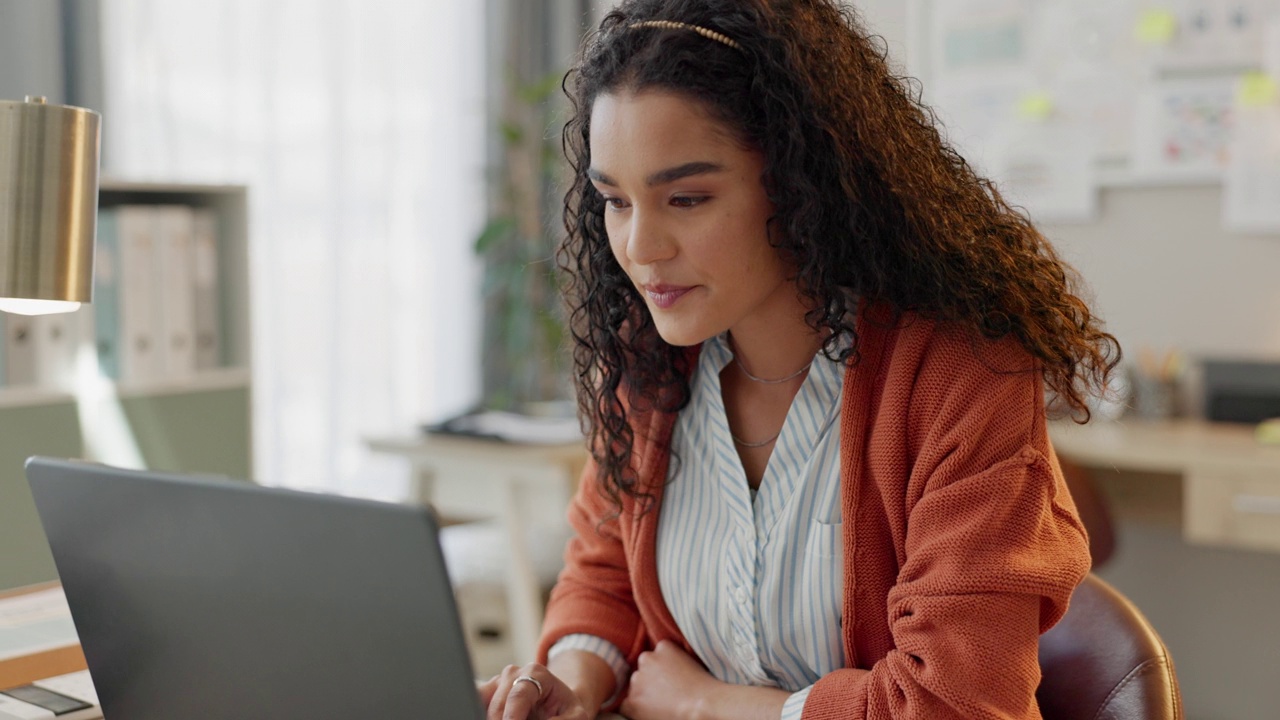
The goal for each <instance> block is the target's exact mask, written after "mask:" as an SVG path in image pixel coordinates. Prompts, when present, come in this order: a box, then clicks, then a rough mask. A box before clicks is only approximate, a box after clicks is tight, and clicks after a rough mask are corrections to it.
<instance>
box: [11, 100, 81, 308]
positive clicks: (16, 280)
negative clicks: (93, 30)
mask: <svg viewBox="0 0 1280 720" xmlns="http://www.w3.org/2000/svg"><path fill="white" fill-rule="evenodd" d="M99 124H100V117H99V115H98V113H95V112H93V111H92V110H85V109H83V108H76V107H68V106H65V105H50V104H48V103H46V102H45V99H44V98H42V97H36V98H33V97H28V98H27V99H26V101H24V102H15V101H8V100H0V310H7V311H9V312H22V313H27V314H40V313H46V312H65V311H70V310H74V309H76V308H78V307H79V306H80V303H85V302H90V301H91V300H92V297H93V239H94V234H95V232H96V230H97V223H98V146H99V142H100V141H99V137H100V134H99V133H100V131H99Z"/></svg>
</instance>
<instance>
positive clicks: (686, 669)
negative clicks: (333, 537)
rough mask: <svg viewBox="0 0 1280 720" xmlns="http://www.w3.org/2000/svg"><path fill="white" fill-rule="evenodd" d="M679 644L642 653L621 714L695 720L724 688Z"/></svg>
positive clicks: (637, 719) (634, 719)
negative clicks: (719, 688) (707, 700)
mask: <svg viewBox="0 0 1280 720" xmlns="http://www.w3.org/2000/svg"><path fill="white" fill-rule="evenodd" d="M722 684H723V683H721V682H720V681H719V680H716V679H715V678H714V677H712V676H711V673H708V672H707V671H706V670H705V669H704V668H703V667H702V665H700V664H699V663H698V661H697V660H694V659H693V658H692V657H689V655H688V654H687V653H685V651H683V650H681V649H680V648H679V647H678V646H676V645H675V643H671V642H668V641H666V640H664V641H662V642H660V643H658V646H657V647H656V648H654V649H653V651H652V652H645V653H640V660H639V661H638V662H637V663H636V671H635V672H634V673H632V674H631V685H630V689H629V690H628V691H627V699H626V700H625V701H624V702H623V703H622V708H621V710H620V711H621V712H622V714H623V715H626V716H627V717H628V718H630V720H688V719H690V718H695V717H696V716H697V714H698V708H699V707H701V705H702V703H703V701H704V700H706V698H707V697H708V695H710V694H711V693H712V692H713V691H714V690H716V689H717V688H718V687H719V686H720V685H722Z"/></svg>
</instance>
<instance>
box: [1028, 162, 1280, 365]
mask: <svg viewBox="0 0 1280 720" xmlns="http://www.w3.org/2000/svg"><path fill="white" fill-rule="evenodd" d="M1221 195H1222V188H1221V186H1220V185H1201V186H1190V187H1188V186H1182V187H1176V186H1175V187H1153V186H1134V187H1110V188H1104V189H1103V191H1102V198H1101V200H1102V214H1101V217H1100V218H1099V219H1098V221H1097V222H1094V223H1089V224H1083V225H1044V226H1042V229H1043V230H1044V232H1045V233H1046V234H1047V235H1048V236H1049V237H1050V238H1051V239H1052V240H1053V241H1054V243H1055V244H1056V245H1057V246H1058V248H1059V249H1060V250H1061V251H1062V253H1063V255H1064V256H1066V258H1067V259H1068V261H1070V262H1071V263H1073V264H1074V265H1075V266H1076V268H1077V269H1078V270H1080V272H1081V274H1082V275H1083V276H1084V278H1085V279H1086V280H1087V282H1088V283H1089V285H1091V286H1092V288H1093V290H1094V292H1095V293H1096V300H1097V302H1096V307H1097V309H1098V310H1099V312H1101V313H1102V315H1103V317H1104V318H1105V319H1106V320H1107V323H1108V326H1109V327H1110V329H1111V331H1112V332H1113V333H1115V334H1116V336H1117V337H1119V338H1120V340H1121V341H1122V342H1123V343H1124V344H1125V346H1126V348H1127V349H1128V350H1129V351H1130V352H1131V354H1132V353H1134V352H1136V351H1137V350H1138V349H1139V348H1141V347H1144V346H1146V347H1152V348H1155V349H1161V348H1171V347H1177V348H1182V349H1185V350H1187V351H1189V352H1192V353H1195V354H1202V355H1205V354H1207V355H1230V356H1256V357H1271V358H1277V359H1280V235H1240V234H1234V233H1229V232H1226V231H1225V230H1223V229H1222V223H1221V220H1220V217H1221Z"/></svg>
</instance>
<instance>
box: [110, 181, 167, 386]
mask: <svg viewBox="0 0 1280 720" xmlns="http://www.w3.org/2000/svg"><path fill="white" fill-rule="evenodd" d="M116 231H117V234H118V242H119V244H118V248H117V249H118V251H119V260H120V267H119V277H118V279H119V283H118V287H119V300H120V316H119V323H120V325H119V331H120V333H119V338H120V340H119V342H118V344H117V349H118V350H119V362H120V369H119V372H120V380H121V381H122V382H148V381H154V380H157V379H159V378H160V377H162V376H163V371H164V364H163V358H162V357H161V352H162V350H163V345H162V344H161V343H160V342H158V337H159V333H160V322H161V316H160V313H161V309H160V291H161V288H160V282H159V278H158V277H157V275H156V255H157V251H156V247H155V246H156V224H155V214H154V212H153V209H152V206H147V205H123V206H121V207H120V208H119V209H117V210H116Z"/></svg>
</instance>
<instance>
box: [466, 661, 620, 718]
mask: <svg viewBox="0 0 1280 720" xmlns="http://www.w3.org/2000/svg"><path fill="white" fill-rule="evenodd" d="M525 677H528V678H533V679H534V680H535V681H537V683H536V684H535V683H532V682H529V681H527V680H520V682H516V680H517V679H519V678H525ZM539 686H541V687H539ZM476 689H477V690H478V691H479V693H480V704H481V705H483V706H484V707H486V708H488V712H487V714H486V715H485V718H486V720H593V718H595V712H594V711H592V712H588V711H587V709H586V708H585V707H583V705H582V701H581V700H580V699H579V698H578V696H577V695H575V694H574V692H573V690H570V689H569V686H568V685H565V684H564V683H563V682H561V680H560V678H558V677H556V676H555V675H552V674H551V671H550V670H548V669H547V668H545V667H543V666H542V665H539V664H537V663H530V664H528V665H525V666H524V667H517V666H515V665H508V666H507V667H506V668H505V669H504V670H503V671H502V673H501V674H500V675H496V676H494V677H493V679H491V680H489V681H488V682H484V683H481V684H480V685H478V686H477V687H476Z"/></svg>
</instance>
